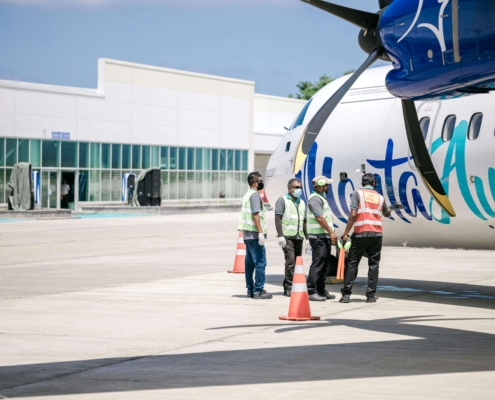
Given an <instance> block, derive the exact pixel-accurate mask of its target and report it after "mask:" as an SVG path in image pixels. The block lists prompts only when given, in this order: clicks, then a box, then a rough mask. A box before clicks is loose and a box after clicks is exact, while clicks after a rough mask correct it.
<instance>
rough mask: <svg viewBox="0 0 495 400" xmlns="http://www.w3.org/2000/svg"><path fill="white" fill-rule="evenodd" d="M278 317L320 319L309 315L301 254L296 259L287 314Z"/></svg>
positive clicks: (287, 319) (302, 319)
mask: <svg viewBox="0 0 495 400" xmlns="http://www.w3.org/2000/svg"><path fill="white" fill-rule="evenodd" d="M278 318H279V319H281V320H284V321H315V320H319V319H320V317H312V316H311V310H310V308H309V298H308V287H307V286H306V275H305V274H304V265H303V259H302V257H301V256H299V257H297V259H296V268H295V270H294V280H293V281H292V293H291V295H290V304H289V316H287V317H278Z"/></svg>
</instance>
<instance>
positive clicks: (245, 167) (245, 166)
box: [242, 150, 248, 171]
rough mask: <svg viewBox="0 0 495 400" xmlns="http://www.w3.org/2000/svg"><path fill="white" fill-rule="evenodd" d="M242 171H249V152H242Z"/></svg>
mask: <svg viewBox="0 0 495 400" xmlns="http://www.w3.org/2000/svg"><path fill="white" fill-rule="evenodd" d="M242 170H243V171H247V170H248V151H247V150H243V151H242Z"/></svg>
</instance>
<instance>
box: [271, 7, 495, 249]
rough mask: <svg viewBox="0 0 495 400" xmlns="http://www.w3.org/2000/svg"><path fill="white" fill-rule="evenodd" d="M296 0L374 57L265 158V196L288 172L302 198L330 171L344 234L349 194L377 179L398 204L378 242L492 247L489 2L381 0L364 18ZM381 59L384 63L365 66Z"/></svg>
mask: <svg viewBox="0 0 495 400" xmlns="http://www.w3.org/2000/svg"><path fill="white" fill-rule="evenodd" d="M303 1H305V2H307V3H309V4H311V5H315V6H316V7H318V8H322V9H324V10H326V11H329V12H331V13H333V14H336V15H338V16H340V17H343V18H344V19H346V20H348V21H350V22H353V23H355V24H356V25H358V26H360V27H361V28H362V31H361V32H360V36H359V39H360V44H361V47H362V48H364V49H365V50H366V51H367V52H371V55H370V57H369V58H368V60H367V61H366V62H365V63H364V64H363V65H362V66H361V67H360V68H359V69H358V70H357V71H356V72H355V73H354V74H353V75H350V76H345V77H342V78H340V79H338V80H336V81H333V82H331V83H330V84H328V85H327V86H326V87H324V88H323V89H322V90H320V91H319V92H318V93H317V94H316V95H315V96H313V98H312V99H310V100H309V101H308V103H307V104H306V106H305V107H304V108H303V110H302V111H301V114H300V115H299V116H298V117H297V118H296V120H295V121H294V123H293V124H292V126H291V127H290V128H289V130H288V132H287V133H286V135H285V137H284V138H283V139H282V141H281V143H280V145H279V147H278V148H277V149H276V151H275V152H274V154H273V155H272V157H271V159H270V161H269V163H268V166H267V172H266V177H265V179H266V182H267V188H266V192H267V195H268V198H270V199H273V198H274V197H276V196H279V195H281V194H283V193H285V191H286V185H287V181H288V180H289V179H290V178H293V177H294V176H296V177H298V178H300V179H301V180H302V181H303V184H304V189H305V196H306V197H307V196H308V195H309V192H310V190H311V188H310V183H311V179H312V177H314V176H316V175H318V174H323V175H326V176H329V177H331V178H332V179H334V183H333V184H332V185H331V188H330V191H329V194H328V196H327V200H328V202H329V204H330V206H331V208H332V211H333V213H334V215H335V217H336V218H335V221H336V222H335V223H336V226H337V227H338V228H340V227H342V228H344V226H345V224H346V222H347V215H348V214H349V201H350V199H349V196H350V193H352V191H353V190H354V188H356V189H357V188H359V187H360V183H361V182H360V180H361V178H360V176H361V175H362V174H363V173H364V172H373V173H374V174H375V176H376V178H377V182H378V186H377V189H378V191H380V192H381V193H382V194H383V195H384V196H385V199H386V201H387V202H388V204H402V205H403V206H404V209H402V210H400V209H398V210H395V211H394V213H393V216H392V217H391V218H389V219H387V220H385V221H384V230H385V232H386V234H385V236H384V243H385V244H386V245H402V244H403V243H407V245H409V246H419V247H424V246H427V247H443V248H475V249H494V248H495V169H494V168H495V161H493V160H494V158H493V153H494V149H495V137H494V128H495V116H494V115H493V114H494V113H493V111H492V110H493V109H495V97H494V96H495V94H493V93H491V91H492V90H494V88H495V84H494V83H495V24H494V23H493V21H494V20H495V19H494V17H495V4H494V3H493V2H491V1H484V0H417V2H416V1H411V0H407V1H406V0H394V1H391V0H381V1H380V7H381V10H380V11H379V12H378V13H377V14H371V13H363V12H361V11H356V10H352V9H348V8H346V7H342V6H337V5H334V4H331V3H327V2H324V1H320V0H303ZM449 5H450V8H449ZM434 17H435V18H436V20H435V21H434V19H435V18H434ZM367 19H368V20H367ZM370 21H371V22H370ZM447 21H448V23H447ZM373 23H374V25H373ZM434 23H435V25H434ZM447 27H449V28H447ZM492 48H493V50H492ZM379 58H382V59H387V58H388V59H390V60H392V67H380V68H372V69H368V67H369V66H370V65H371V64H373V63H374V62H375V61H376V60H377V59H379ZM474 94H476V96H473V95H474ZM404 133H405V134H404ZM437 171H439V172H440V173H439V174H438V173H437ZM418 177H419V179H418ZM342 230H343V229H342Z"/></svg>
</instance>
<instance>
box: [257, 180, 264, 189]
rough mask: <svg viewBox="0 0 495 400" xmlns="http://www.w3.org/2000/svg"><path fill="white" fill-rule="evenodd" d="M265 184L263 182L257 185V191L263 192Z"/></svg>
mask: <svg viewBox="0 0 495 400" xmlns="http://www.w3.org/2000/svg"><path fill="white" fill-rule="evenodd" d="M264 187H265V184H264V183H263V182H260V183H258V190H263V188H264Z"/></svg>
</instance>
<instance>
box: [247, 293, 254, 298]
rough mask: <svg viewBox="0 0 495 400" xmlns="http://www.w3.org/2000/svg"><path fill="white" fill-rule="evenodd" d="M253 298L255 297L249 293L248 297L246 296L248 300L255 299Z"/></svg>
mask: <svg viewBox="0 0 495 400" xmlns="http://www.w3.org/2000/svg"><path fill="white" fill-rule="evenodd" d="M253 296H254V295H253V294H252V293H249V292H247V296H246V297H247V298H248V299H252V298H253Z"/></svg>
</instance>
